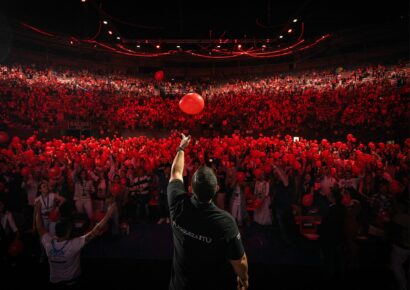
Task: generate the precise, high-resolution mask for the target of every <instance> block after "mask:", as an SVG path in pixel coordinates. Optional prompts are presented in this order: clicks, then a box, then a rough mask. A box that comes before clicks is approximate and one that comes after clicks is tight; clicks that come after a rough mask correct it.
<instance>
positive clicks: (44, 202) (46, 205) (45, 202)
mask: <svg viewBox="0 0 410 290" xmlns="http://www.w3.org/2000/svg"><path fill="white" fill-rule="evenodd" d="M37 200H39V201H40V203H41V216H42V218H43V221H44V222H47V221H48V213H49V212H50V211H52V210H53V208H54V205H55V200H56V195H55V193H49V194H48V195H47V197H44V196H43V195H39V196H38V197H37V198H36V201H37Z"/></svg>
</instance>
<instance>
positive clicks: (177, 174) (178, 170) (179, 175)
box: [169, 134, 191, 182]
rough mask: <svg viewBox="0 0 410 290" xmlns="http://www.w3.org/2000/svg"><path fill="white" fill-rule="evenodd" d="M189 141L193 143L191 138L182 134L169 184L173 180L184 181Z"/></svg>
mask: <svg viewBox="0 0 410 290" xmlns="http://www.w3.org/2000/svg"><path fill="white" fill-rule="evenodd" d="M189 141H191V136H190V135H188V136H185V135H184V134H182V140H181V143H180V144H179V147H178V151H177V155H176V156H175V158H174V162H173V163H172V167H171V176H170V179H169V182H171V181H173V180H181V181H183V172H184V162H185V155H184V149H185V147H187V146H188V144H189Z"/></svg>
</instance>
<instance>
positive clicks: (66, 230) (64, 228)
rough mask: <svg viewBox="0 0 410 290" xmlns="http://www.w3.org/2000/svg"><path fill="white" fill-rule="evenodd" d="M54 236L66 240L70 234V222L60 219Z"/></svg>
mask: <svg viewBox="0 0 410 290" xmlns="http://www.w3.org/2000/svg"><path fill="white" fill-rule="evenodd" d="M55 231H56V236H57V237H58V238H65V239H68V237H69V236H70V233H71V222H70V221H69V220H66V219H62V220H60V221H58V222H57V223H56V229H55Z"/></svg>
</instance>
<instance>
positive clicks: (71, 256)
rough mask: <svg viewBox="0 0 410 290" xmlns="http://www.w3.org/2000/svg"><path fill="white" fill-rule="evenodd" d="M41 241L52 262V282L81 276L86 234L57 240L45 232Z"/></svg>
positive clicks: (65, 280)
mask: <svg viewBox="0 0 410 290" xmlns="http://www.w3.org/2000/svg"><path fill="white" fill-rule="evenodd" d="M41 242H42V244H43V246H44V248H45V250H46V253H47V256H48V260H49V263H50V282H51V283H58V282H67V281H70V280H73V279H76V278H78V277H79V276H80V274H81V268H80V252H81V249H82V248H83V247H84V245H85V238H84V236H82V237H79V238H75V239H72V240H65V241H57V240H56V239H53V238H52V237H51V236H50V235H49V234H45V235H43V237H42V240H41Z"/></svg>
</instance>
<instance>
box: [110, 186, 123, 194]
mask: <svg viewBox="0 0 410 290" xmlns="http://www.w3.org/2000/svg"><path fill="white" fill-rule="evenodd" d="M120 193H121V185H120V184H118V183H114V184H113V185H112V186H111V194H112V195H113V196H118V195H119V194H120Z"/></svg>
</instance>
